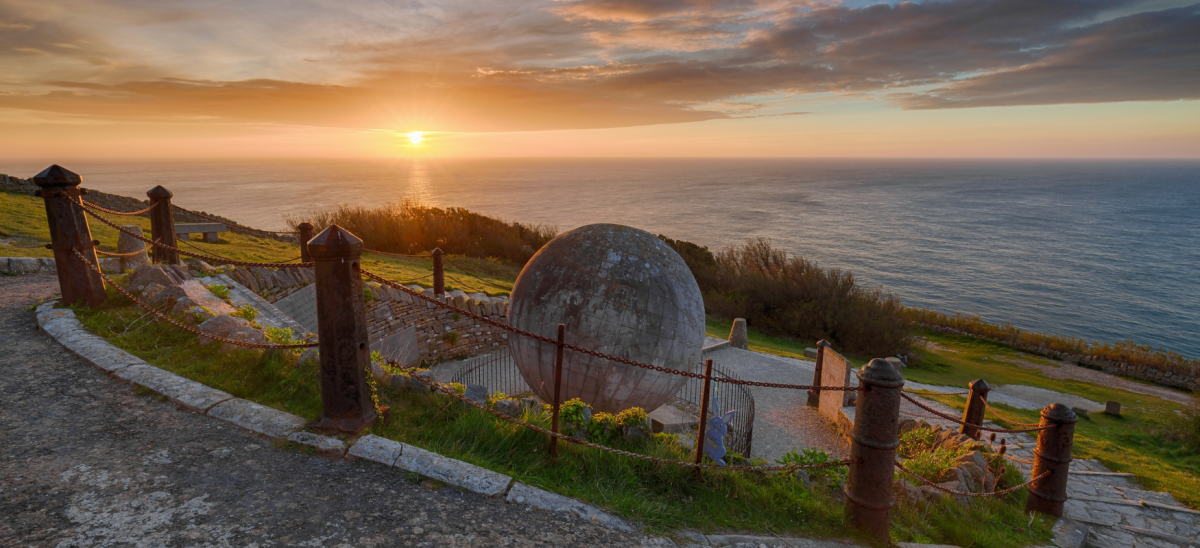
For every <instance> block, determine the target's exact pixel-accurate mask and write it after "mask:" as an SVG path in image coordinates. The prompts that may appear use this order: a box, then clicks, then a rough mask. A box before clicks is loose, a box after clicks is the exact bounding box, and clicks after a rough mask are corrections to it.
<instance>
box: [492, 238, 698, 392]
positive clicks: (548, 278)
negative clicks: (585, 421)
mask: <svg viewBox="0 0 1200 548" xmlns="http://www.w3.org/2000/svg"><path fill="white" fill-rule="evenodd" d="M508 314H509V315H508V318H509V322H510V323H511V324H512V325H513V326H515V327H518V328H521V329H524V330H527V331H531V332H533V333H537V334H539V335H542V336H545V337H549V338H551V339H554V338H556V337H557V336H558V324H559V323H560V322H561V323H563V324H565V325H566V342H567V343H568V344H575V345H578V346H581V347H583V348H589V349H592V350H596V351H598V352H602V353H604V354H608V355H613V356H618V357H621V358H627V359H631V360H636V361H639V362H642V363H648V364H652V365H656V366H661V367H667V368H670V369H675V370H678V371H689V372H690V371H694V370H697V369H698V367H699V364H700V351H701V348H702V346H703V344H704V336H705V335H704V300H703V298H702V297H701V295H700V286H698V285H697V284H696V279H695V277H693V276H692V273H691V270H689V269H688V267H687V264H686V263H684V262H683V258H682V257H680V256H679V254H678V253H676V252H675V250H674V249H671V247H670V246H668V245H667V244H665V243H663V242H662V240H659V239H658V238H656V237H655V236H654V235H653V234H650V233H648V232H646V231H643V230H638V229H636V228H631V227H628V226H621V225H615V224H594V225H588V226H584V227H580V228H577V229H575V230H572V231H570V232H566V233H564V234H562V235H560V236H558V237H557V238H555V239H553V240H551V241H550V243H548V244H546V246H545V247H543V248H542V249H541V250H539V251H538V252H537V254H535V255H534V256H533V258H532V259H530V260H529V263H528V264H526V265H525V268H524V269H523V270H521V274H520V276H518V277H517V282H516V284H515V285H514V286H513V290H512V296H511V297H510V299H509V313H508ZM508 345H509V348H510V349H511V350H512V354H513V358H514V360H515V362H516V365H517V368H518V369H519V370H520V371H521V375H522V376H523V377H524V378H525V380H526V382H528V383H529V386H530V387H532V388H533V390H534V391H535V392H536V393H537V395H538V397H540V398H541V399H542V400H543V401H546V402H550V401H553V398H554V359H555V345H554V344H552V343H545V342H540V341H537V340H534V339H531V338H529V337H523V336H521V335H516V334H511V335H509V339H508ZM686 382H687V377H683V376H680V375H674V374H671V373H663V372H659V371H654V370H650V369H644V368H640V367H636V366H632V365H626V364H622V363H619V362H614V361H612V360H609V359H605V358H598V357H594V356H590V355H587V354H583V353H580V352H575V351H571V350H569V349H568V350H567V351H566V352H565V353H564V356H563V380H562V395H561V398H562V401H567V400H569V399H572V398H580V399H582V400H583V401H584V402H586V403H588V404H589V405H591V406H592V408H593V409H595V410H596V411H604V412H608V413H616V412H619V411H622V410H624V409H628V408H630V407H641V408H643V409H645V410H647V411H653V410H654V409H657V408H658V407H659V406H661V405H662V404H664V403H666V402H667V400H669V399H670V398H671V397H672V396H674V395H675V394H676V393H677V392H679V390H680V389H681V388H682V387H683V385H684V384H685V383H686Z"/></svg>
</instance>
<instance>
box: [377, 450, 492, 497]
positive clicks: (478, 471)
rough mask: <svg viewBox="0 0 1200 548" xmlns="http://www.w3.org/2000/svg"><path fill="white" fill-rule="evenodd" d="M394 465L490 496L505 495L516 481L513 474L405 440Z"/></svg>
mask: <svg viewBox="0 0 1200 548" xmlns="http://www.w3.org/2000/svg"><path fill="white" fill-rule="evenodd" d="M392 466H395V467H396V468H400V469H403V470H408V471H409V472H416V473H418V474H421V475H422V476H428V477H431V478H433V479H436V480H441V481H444V482H446V483H448V484H450V485H454V486H457V487H462V488H463V489H467V490H469V491H474V492H476V493H479V494H481V495H483V496H487V497H494V496H496V495H503V494H504V493H505V492H507V491H508V486H509V485H511V484H512V482H513V479H512V477H511V476H506V475H504V474H501V473H499V472H493V471H491V470H488V469H487V468H482V467H479V466H475V465H474V464H471V463H467V462H463V461H461V460H455V459H452V458H449V457H443V456H442V455H439V454H437V453H434V452H432V451H426V450H424V449H421V448H420V447H414V446H412V445H408V444H404V450H403V451H401V452H400V457H399V458H397V459H396V464H393V465H392Z"/></svg>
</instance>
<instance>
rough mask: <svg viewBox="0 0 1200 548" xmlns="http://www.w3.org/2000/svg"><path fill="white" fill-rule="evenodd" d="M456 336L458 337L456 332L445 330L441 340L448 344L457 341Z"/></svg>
mask: <svg viewBox="0 0 1200 548" xmlns="http://www.w3.org/2000/svg"><path fill="white" fill-rule="evenodd" d="M458 337H459V334H458V333H455V332H454V331H447V332H446V334H445V335H442V340H444V341H446V342H447V343H449V344H454V343H456V342H458Z"/></svg>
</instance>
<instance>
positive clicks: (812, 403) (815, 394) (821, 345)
mask: <svg viewBox="0 0 1200 548" xmlns="http://www.w3.org/2000/svg"><path fill="white" fill-rule="evenodd" d="M832 346H833V345H831V344H829V341H827V340H825V339H821V340H819V341H817V365H816V367H814V368H813V380H812V385H813V386H815V387H817V389H812V390H809V391H808V406H809V407H820V406H821V391H820V390H819V388H820V387H821V373H822V371H823V367H822V366H823V365H825V349H826V348H830V347H832Z"/></svg>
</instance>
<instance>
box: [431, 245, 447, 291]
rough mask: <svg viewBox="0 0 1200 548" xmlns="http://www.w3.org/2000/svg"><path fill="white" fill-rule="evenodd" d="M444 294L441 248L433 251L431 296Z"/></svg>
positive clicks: (444, 282) (444, 274) (443, 269)
mask: <svg viewBox="0 0 1200 548" xmlns="http://www.w3.org/2000/svg"><path fill="white" fill-rule="evenodd" d="M445 294H446V270H445V268H444V267H443V266H442V248H440V247H438V248H434V250H433V296H434V297H441V296H442V295H445Z"/></svg>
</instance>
